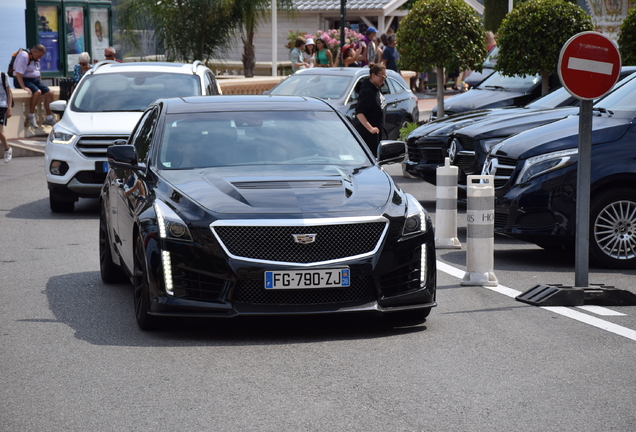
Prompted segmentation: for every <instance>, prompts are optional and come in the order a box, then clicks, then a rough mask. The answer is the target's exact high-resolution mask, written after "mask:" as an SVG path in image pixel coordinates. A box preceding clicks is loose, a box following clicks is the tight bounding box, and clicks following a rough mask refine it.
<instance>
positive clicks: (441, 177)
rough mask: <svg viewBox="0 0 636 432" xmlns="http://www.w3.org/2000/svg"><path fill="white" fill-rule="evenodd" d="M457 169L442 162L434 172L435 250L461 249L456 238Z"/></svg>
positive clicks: (448, 161) (445, 161)
mask: <svg viewBox="0 0 636 432" xmlns="http://www.w3.org/2000/svg"><path fill="white" fill-rule="evenodd" d="M458 171H459V168H458V167H456V166H452V165H451V164H450V159H449V158H446V159H445V160H444V166H441V167H438V168H437V171H436V173H435V174H436V176H437V187H436V188H435V196H436V203H435V247H436V248H437V249H461V247H462V244H461V243H460V242H459V239H458V238H457V174H458Z"/></svg>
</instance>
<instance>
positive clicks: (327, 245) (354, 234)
mask: <svg viewBox="0 0 636 432" xmlns="http://www.w3.org/2000/svg"><path fill="white" fill-rule="evenodd" d="M386 225H387V223H386V222H366V223H354V224H335V225H316V226H213V227H212V230H213V231H214V232H215V233H216V235H217V237H218V238H219V240H220V241H221V242H222V243H223V245H224V246H225V248H226V250H227V251H228V252H229V253H230V254H231V255H233V256H234V257H237V258H245V259H257V260H263V261H271V262H282V263H301V264H308V263H315V262H324V261H332V260H338V259H345V258H348V257H353V256H359V255H364V254H369V253H371V252H373V251H374V250H375V249H376V247H377V246H378V244H379V243H380V241H381V240H382V234H383V232H384V230H385V227H386ZM294 234H316V238H315V241H314V242H313V243H308V244H300V243H296V242H295V241H294V237H293V235H294Z"/></svg>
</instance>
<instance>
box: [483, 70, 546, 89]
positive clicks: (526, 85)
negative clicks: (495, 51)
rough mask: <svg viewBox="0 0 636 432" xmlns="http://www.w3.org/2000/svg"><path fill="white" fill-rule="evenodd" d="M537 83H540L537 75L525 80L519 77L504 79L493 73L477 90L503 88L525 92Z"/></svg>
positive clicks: (504, 77)
mask: <svg viewBox="0 0 636 432" xmlns="http://www.w3.org/2000/svg"><path fill="white" fill-rule="evenodd" d="M539 82H541V77H540V76H539V75H534V76H532V75H528V76H526V77H525V78H522V77H520V76H511V77H506V76H503V75H501V74H500V73H499V72H495V73H493V74H492V75H490V76H489V77H488V78H486V79H485V80H484V81H483V82H482V83H481V84H479V85H478V86H477V88H480V89H482V90H483V89H493V88H503V89H506V90H512V91H522V92H526V91H529V90H530V89H532V88H533V87H534V86H535V85H537V84H538V83H539Z"/></svg>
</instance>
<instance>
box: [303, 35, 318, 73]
mask: <svg viewBox="0 0 636 432" xmlns="http://www.w3.org/2000/svg"><path fill="white" fill-rule="evenodd" d="M303 59H304V60H305V63H307V64H308V65H309V66H308V67H314V64H315V62H316V44H315V42H314V40H313V39H312V38H307V42H305V51H304V52H303Z"/></svg>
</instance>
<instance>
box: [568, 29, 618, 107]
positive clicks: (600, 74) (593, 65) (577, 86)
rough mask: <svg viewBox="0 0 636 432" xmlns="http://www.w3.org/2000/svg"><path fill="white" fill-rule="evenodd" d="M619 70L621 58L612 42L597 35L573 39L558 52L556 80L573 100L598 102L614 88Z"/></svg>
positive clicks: (591, 34)
mask: <svg viewBox="0 0 636 432" xmlns="http://www.w3.org/2000/svg"><path fill="white" fill-rule="evenodd" d="M620 69H621V56H620V54H619V52H618V48H616V45H615V44H614V42H613V41H612V40H611V39H609V38H608V37H606V36H604V35H602V34H601V33H597V32H583V33H579V34H577V35H574V36H572V37H571V38H570V40H568V41H567V42H566V43H565V45H563V48H562V49H561V55H560V56H559V68H558V70H559V78H561V83H562V84H563V87H565V88H566V90H567V91H569V92H570V93H571V94H572V96H574V97H576V98H578V99H582V100H592V99H597V98H599V97H601V96H603V95H605V94H606V93H607V92H608V91H610V90H611V89H612V87H614V84H616V81H617V80H618V75H619V74H620Z"/></svg>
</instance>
